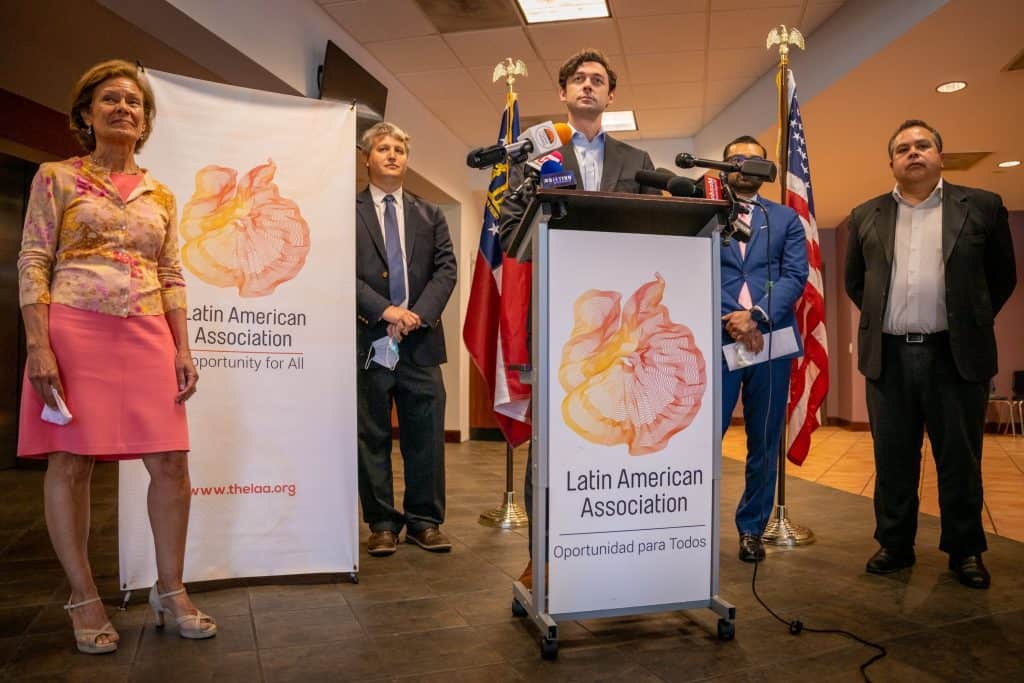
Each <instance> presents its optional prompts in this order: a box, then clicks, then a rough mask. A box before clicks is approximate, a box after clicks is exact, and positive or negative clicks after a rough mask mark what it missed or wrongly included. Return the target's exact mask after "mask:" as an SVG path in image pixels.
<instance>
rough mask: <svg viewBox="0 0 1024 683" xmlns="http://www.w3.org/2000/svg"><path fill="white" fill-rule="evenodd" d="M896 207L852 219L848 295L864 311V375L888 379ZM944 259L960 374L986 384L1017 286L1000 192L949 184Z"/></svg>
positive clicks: (861, 211) (876, 205) (871, 207)
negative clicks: (1003, 315) (885, 326)
mask: <svg viewBox="0 0 1024 683" xmlns="http://www.w3.org/2000/svg"><path fill="white" fill-rule="evenodd" d="M896 216H897V204H896V200H895V199H894V198H893V196H892V194H891V193H888V194H884V195H881V196H880V197H875V198H874V199H872V200H870V201H868V202H865V203H864V204H861V205H860V206H858V207H857V208H856V209H854V210H853V212H852V213H851V214H850V220H849V228H850V239H849V245H848V248H847V252H846V293H847V294H848V295H849V297H850V299H852V300H853V303H854V304H856V305H857V308H859V309H860V331H859V334H858V337H857V344H858V352H859V367H860V371H861V372H862V373H863V374H864V376H865V377H867V378H868V379H872V380H876V379H878V378H879V377H880V376H881V374H882V369H883V368H882V355H883V354H882V321H883V318H884V316H885V310H886V302H887V300H888V296H889V287H890V280H891V278H892V259H893V252H894V250H895V242H896ZM942 255H943V258H944V261H945V276H946V317H947V320H948V323H949V340H950V347H951V350H952V352H953V360H954V362H955V363H956V367H957V370H958V371H959V373H960V375H961V377H963V378H964V379H965V380H967V381H969V382H985V381H988V380H989V379H990V378H991V377H993V376H994V375H995V374H996V371H997V358H996V339H995V331H994V320H995V316H996V314H997V313H999V309H1001V308H1002V307H1003V304H1004V303H1006V300H1007V299H1008V298H1009V297H1010V294H1011V293H1012V292H1013V288H1014V287H1015V286H1016V284H1017V266H1016V263H1015V261H1014V256H1013V243H1012V242H1011V239H1010V226H1009V222H1008V219H1007V213H1006V207H1004V206H1003V200H1002V199H1001V198H1000V197H999V195H997V194H993V193H991V192H987V191H985V190H978V189H975V188H971V187H962V186H960V185H953V184H952V183H947V182H945V181H943V185H942Z"/></svg>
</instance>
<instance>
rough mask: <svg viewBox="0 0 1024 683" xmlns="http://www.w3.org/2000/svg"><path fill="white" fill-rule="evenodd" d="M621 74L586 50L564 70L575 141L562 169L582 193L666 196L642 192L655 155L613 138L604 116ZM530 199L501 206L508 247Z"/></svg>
mask: <svg viewBox="0 0 1024 683" xmlns="http://www.w3.org/2000/svg"><path fill="white" fill-rule="evenodd" d="M617 78H618V77H617V76H616V74H615V71H613V70H612V69H611V67H609V66H608V60H607V59H606V58H605V57H604V55H603V54H601V53H600V52H598V51H597V50H591V49H587V50H581V51H580V52H577V53H576V54H574V55H573V56H571V57H569V59H567V60H566V61H565V63H564V64H563V65H562V67H561V69H559V70H558V97H559V98H560V99H561V100H562V102H564V103H565V109H566V112H567V114H568V120H569V127H570V128H572V131H573V135H572V139H571V140H570V141H569V142H567V143H565V144H564V145H562V146H561V147H560V148H559V150H558V151H559V152H560V153H561V155H562V165H563V166H564V167H565V170H566V171H572V173H573V176H575V178H576V189H578V190H592V191H597V190H599V191H601V192H633V193H645V194H660V193H661V192H660V190H656V189H654V188H649V187H643V188H642V187H640V185H639V184H638V183H637V182H636V178H635V176H636V172H637V171H641V170H643V171H651V170H654V162H652V161H651V155H650V154H648V153H647V152H645V151H643V150H642V149H637V148H636V147H633V146H632V145H628V144H626V143H625V142H622V141H620V140H616V139H615V138H613V137H611V136H610V135H608V134H607V133H606V132H605V131H604V128H603V127H602V126H601V116H602V115H603V114H604V111H605V109H607V108H608V105H610V104H611V103H612V102H614V101H615V85H616V82H617ZM523 174H524V167H523V164H518V165H515V166H513V167H512V168H510V169H509V183H508V184H509V187H513V188H514V187H518V186H519V184H520V183H521V182H522V180H523ZM529 201H530V198H529V197H528V196H521V195H509V196H506V197H505V199H504V201H503V202H502V205H501V218H500V220H499V226H500V228H501V240H502V247H507V246H508V240H509V239H511V237H512V233H513V231H514V229H515V228H516V226H517V225H518V224H519V220H520V219H521V218H522V216H523V213H524V212H525V211H526V206H527V204H528V203H529Z"/></svg>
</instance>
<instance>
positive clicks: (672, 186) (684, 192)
mask: <svg viewBox="0 0 1024 683" xmlns="http://www.w3.org/2000/svg"><path fill="white" fill-rule="evenodd" d="M665 189H666V190H668V191H669V194H671V195H672V196H673V197H693V196H694V195H695V194H696V192H697V184H696V183H695V182H693V181H692V180H690V179H689V178H684V177H683V176H674V177H673V178H672V179H671V180H669V181H668V185H666V187H665Z"/></svg>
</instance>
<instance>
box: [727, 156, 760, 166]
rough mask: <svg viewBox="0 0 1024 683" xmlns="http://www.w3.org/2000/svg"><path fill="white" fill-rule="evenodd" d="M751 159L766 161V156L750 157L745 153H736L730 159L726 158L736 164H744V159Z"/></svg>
mask: <svg viewBox="0 0 1024 683" xmlns="http://www.w3.org/2000/svg"><path fill="white" fill-rule="evenodd" d="M750 159H757V160H758V161H764V157H760V156H752V157H748V156H746V155H744V154H734V155H732V156H731V157H729V158H728V159H726V161H730V162H732V163H734V164H742V163H743V162H744V161H749V160H750Z"/></svg>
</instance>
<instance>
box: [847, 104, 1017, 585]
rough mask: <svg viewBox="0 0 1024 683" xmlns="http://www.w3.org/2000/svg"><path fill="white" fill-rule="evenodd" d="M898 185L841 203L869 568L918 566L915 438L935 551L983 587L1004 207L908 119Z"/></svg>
mask: <svg viewBox="0 0 1024 683" xmlns="http://www.w3.org/2000/svg"><path fill="white" fill-rule="evenodd" d="M889 159H890V161H889V166H890V167H891V168H892V172H893V176H895V178H896V188H895V189H894V190H893V191H892V192H889V193H886V194H884V195H881V196H880V197H876V198H874V199H872V200H871V201H868V202H865V203H864V204H861V205H860V206H858V207H857V208H856V209H854V210H853V213H852V214H851V215H850V220H849V229H850V241H849V247H848V250H847V258H846V292H847V294H848V295H849V296H850V299H852V300H853V302H854V303H855V304H856V305H857V308H859V309H860V331H859V334H858V349H859V354H860V358H859V367H860V371H861V373H863V374H864V376H865V377H866V378H867V404H868V415H869V418H870V421H871V435H872V437H873V438H874V444H875V468H876V472H877V477H876V478H875V521H876V527H875V539H876V540H877V541H878V543H879V544H880V545H881V548H880V549H879V550H878V552H876V553H875V554H874V556H872V557H871V559H870V560H868V563H867V571H868V572H870V573H872V574H888V573H891V572H895V571H898V570H900V569H903V568H904V567H909V566H911V565H913V564H914V560H915V557H914V537H915V535H916V532H917V509H918V497H917V488H918V480H919V476H920V470H921V443H922V438H923V432H924V429H925V428H927V429H928V436H929V439H930V440H931V445H932V453H933V456H934V458H935V468H936V471H937V474H938V484H939V508H940V511H941V522H942V535H941V538H940V540H939V549H940V550H942V551H944V552H946V553H948V554H949V567H950V569H952V570H953V571H954V572H955V573H956V576H957V578H958V579H959V581H960V583H962V584H964V585H966V586H970V587H972V588H988V586H989V583H990V580H991V579H990V576H989V573H988V570H987V569H986V568H985V565H984V563H983V562H982V559H981V554H982V553H983V552H984V551H985V550H986V549H987V545H986V542H985V532H984V530H983V529H982V524H981V510H982V485H981V447H982V432H983V430H984V424H985V409H986V406H987V398H988V383H989V379H990V378H991V377H993V376H994V375H995V374H996V341H995V334H994V331H993V321H994V319H995V316H996V314H997V313H998V312H999V309H1000V308H1002V306H1003V304H1004V303H1006V300H1007V299H1008V298H1009V296H1010V293H1011V292H1012V291H1013V288H1014V286H1015V285H1016V283H1017V276H1016V272H1017V271H1016V264H1015V263H1014V257H1013V244H1012V243H1011V240H1010V228H1009V223H1008V220H1007V213H1006V208H1005V207H1004V206H1003V201H1002V199H1001V198H1000V197H999V196H998V195H995V194H992V193H991V192H986V191H985V190H979V189H974V188H970V187H961V186H959V185H953V184H952V183H947V182H945V181H944V180H943V179H942V137H941V136H940V135H939V133H938V131H936V130H935V129H934V128H932V127H931V126H929V125H928V124H927V123H925V122H924V121H919V120H910V121H905V122H904V123H903V124H901V125H900V127H899V128H898V129H897V130H896V132H895V133H894V134H893V136H892V138H890V140H889Z"/></svg>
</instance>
